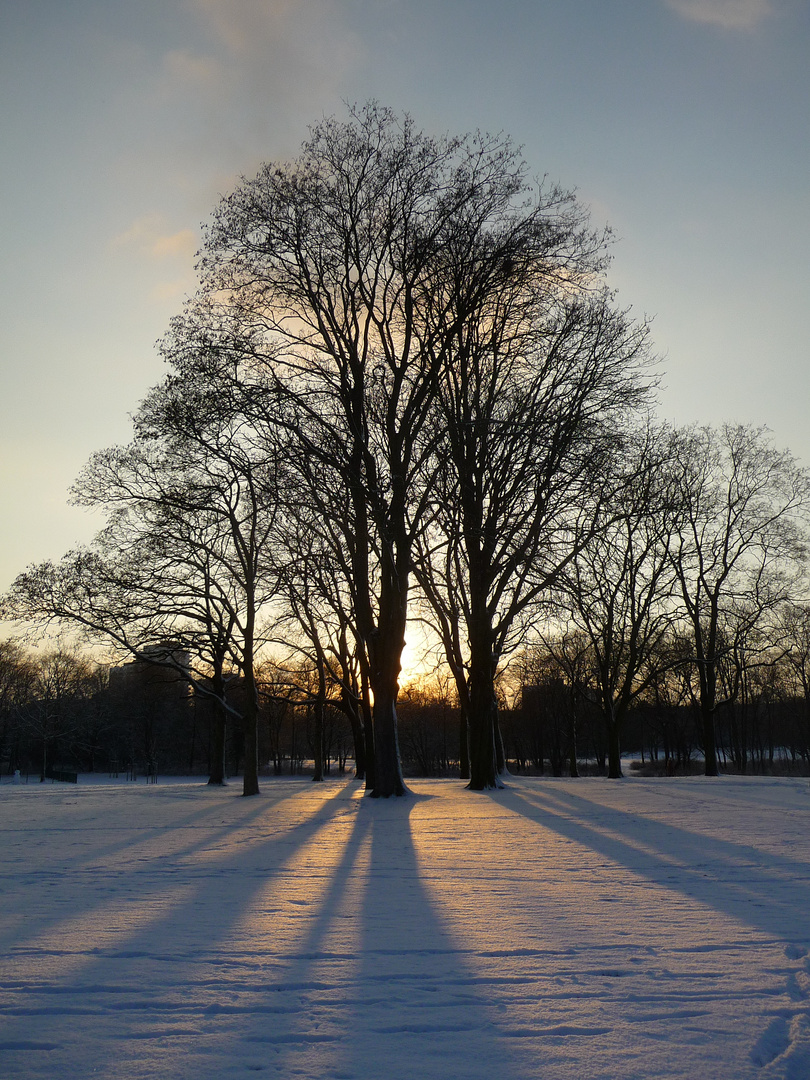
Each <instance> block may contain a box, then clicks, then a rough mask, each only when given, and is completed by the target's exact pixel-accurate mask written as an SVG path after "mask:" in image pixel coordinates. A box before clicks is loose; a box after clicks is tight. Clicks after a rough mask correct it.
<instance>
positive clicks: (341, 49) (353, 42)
mask: <svg viewBox="0 0 810 1080" xmlns="http://www.w3.org/2000/svg"><path fill="white" fill-rule="evenodd" d="M191 2H192V5H193V7H194V8H196V10H197V12H198V14H199V16H200V17H201V18H202V19H203V21H204V23H205V25H206V27H207V29H208V32H209V33H210V34H211V36H212V38H213V39H214V41H215V42H216V43H217V45H218V46H219V47H220V48H222V49H223V50H224V52H225V54H226V56H227V57H229V58H230V60H231V61H232V62H233V61H237V62H238V63H239V65H240V66H242V68H243V74H244V75H245V76H246V77H247V78H248V79H249V80H252V81H255V80H256V79H257V77H258V79H259V80H260V81H262V82H264V83H265V84H266V85H267V86H268V88H271V87H272V88H286V91H287V93H288V94H290V95H292V94H295V95H296V96H298V95H299V94H301V93H302V92H303V93H304V94H306V93H307V91H308V90H315V92H316V93H318V94H321V93H322V92H323V91H324V90H334V89H335V88H336V87H337V86H339V84H340V83H341V81H342V79H343V77H344V76H345V75H346V73H347V72H349V71H350V70H351V69H352V68H353V66H355V65H356V64H357V62H358V60H359V58H360V56H361V54H362V46H361V43H360V40H359V38H358V37H357V35H356V34H355V33H354V32H353V31H352V30H351V29H350V28H349V27H348V25H347V23H346V20H345V17H344V13H343V12H342V11H341V8H340V5H339V4H338V3H336V2H335V0H191ZM229 66H230V65H229Z"/></svg>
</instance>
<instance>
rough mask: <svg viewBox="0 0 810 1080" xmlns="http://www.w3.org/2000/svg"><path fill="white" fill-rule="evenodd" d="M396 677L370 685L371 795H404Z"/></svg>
mask: <svg viewBox="0 0 810 1080" xmlns="http://www.w3.org/2000/svg"><path fill="white" fill-rule="evenodd" d="M396 699H397V682H396V679H394V680H393V682H392V681H391V680H387V681H386V682H385V683H383V682H382V681H380V684H379V685H377V686H375V687H374V707H373V714H372V715H373V721H374V787H373V789H372V791H371V795H372V797H373V798H383V799H387V798H388V797H389V796H391V795H407V794H408V789H407V788H406V786H405V781H404V779H403V776H402V766H401V765H400V758H399V742H398V739H397V707H396Z"/></svg>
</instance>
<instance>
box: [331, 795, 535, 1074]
mask: <svg viewBox="0 0 810 1080" xmlns="http://www.w3.org/2000/svg"><path fill="white" fill-rule="evenodd" d="M427 797H428V798H432V796H427ZM420 798H425V796H422V797H420V796H411V797H410V798H409V799H408V801H407V804H406V805H405V806H403V805H400V804H399V802H397V803H394V802H383V801H378V802H370V803H368V805H367V806H364V811H366V812H367V814H368V819H369V822H370V825H369V828H370V835H371V850H370V862H369V867H368V873H367V876H366V881H365V887H364V894H363V907H362V922H361V930H362V936H361V949H360V970H359V974H358V984H359V985H358V990H359V995H358V998H357V1002H356V1006H355V1017H354V1021H353V1023H352V1025H351V1027H352V1030H353V1032H354V1037H353V1038H352V1040H351V1042H350V1043H349V1045H348V1046H347V1047H346V1050H347V1051H348V1053H347V1055H346V1065H347V1070H346V1075H347V1076H351V1077H356V1078H358V1080H360V1078H366V1077H386V1078H387V1080H410V1078H412V1077H413V1076H414V1075H418V1076H419V1077H420V1078H421V1080H440V1078H441V1080H445V1078H446V1077H464V1078H465V1080H478V1078H481V1080H483V1078H484V1077H487V1078H491V1076H492V1069H493V1063H494V1062H496V1063H497V1072H498V1076H499V1077H501V1078H502V1080H510V1078H514V1080H518V1078H519V1077H520V1076H521V1075H523V1074H522V1073H521V1071H520V1070H519V1069H518V1068H517V1066H516V1064H515V1062H514V1061H513V1060H512V1057H511V1051H510V1047H509V1043H508V1041H507V1040H506V1039H505V1038H504V1033H503V1032H502V1031H501V1030H500V1029H499V1027H498V1016H499V1013H498V1011H497V1006H496V1003H495V1002H492V1001H488V1000H487V999H486V998H485V997H484V996H483V995H482V992H481V979H480V977H479V973H477V972H476V971H474V970H473V969H472V968H471V967H470V966H469V964H468V962H467V960H466V955H467V954H468V953H469V951H470V950H469V949H468V948H465V946H464V945H463V944H462V943H460V942H459V940H458V939H457V938H456V937H455V935H454V933H453V927H452V926H450V925H448V924H447V923H445V922H443V920H442V918H441V917H440V915H439V913H438V911H437V908H436V905H435V901H434V900H432V899H431V897H430V896H429V894H428V892H427V891H426V889H425V885H424V884H423V870H422V868H421V867H420V864H419V861H418V857H417V851H416V847H415V844H414V836H413V831H412V816H413V812H414V810H415V809H416V808H417V807H418V805H419V802H420Z"/></svg>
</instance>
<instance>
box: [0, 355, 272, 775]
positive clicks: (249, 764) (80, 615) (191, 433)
mask: <svg viewBox="0 0 810 1080" xmlns="http://www.w3.org/2000/svg"><path fill="white" fill-rule="evenodd" d="M172 341H173V343H174V344H177V342H176V340H175V339H172ZM184 345H185V347H186V349H187V353H186V354H185V355H184V356H183V357H182V358H181V357H178V358H177V363H176V365H175V372H174V374H173V375H172V376H171V377H170V378H169V379H168V380H166V381H165V382H164V383H163V384H162V385H161V386H159V387H158V388H156V389H155V390H154V391H153V392H152V393H151V394H150V395H149V397H148V398H147V399H146V400H145V402H144V403H143V405H142V406H141V409H140V411H139V413H138V414H137V415H136V428H137V435H136V438H135V440H134V441H133V443H132V444H130V445H129V446H127V447H114V448H112V449H110V450H106V451H102V452H99V453H97V454H95V455H94V456H93V458H92V459H91V461H90V462H89V463H88V465H87V466H86V468H85V469H84V471H83V473H82V474H81V476H80V478H79V480H78V481H77V484H76V485H75V488H74V497H75V499H76V501H77V502H79V503H80V504H82V505H88V506H98V507H100V508H102V509H103V510H104V511H105V513H107V515H108V518H109V520H108V525H107V527H106V528H105V529H104V530H103V531H102V532H101V533H100V534H99V536H98V537H97V538H96V541H95V543H94V545H93V546H92V547H91V548H90V549H89V550H87V551H79V552H72V553H69V554H68V555H67V556H66V557H65V558H64V559H63V560H62V561H61V562H60V563H58V564H56V565H54V564H52V563H45V564H43V565H41V566H38V567H32V568H29V570H28V571H27V572H26V573H24V574H22V575H20V576H19V577H18V578H17V580H16V581H15V582H14V585H13V586H12V589H11V591H10V593H9V595H8V596H7V597H6V598H5V602H4V608H5V612H6V614H7V615H11V616H13V617H16V618H21V619H27V620H34V621H37V620H38V621H46V622H47V621H48V620H51V619H57V620H60V621H62V622H65V623H70V624H73V625H78V626H81V627H83V628H84V629H85V631H86V632H87V633H88V634H90V635H91V636H93V637H95V638H96V639H100V640H102V641H104V642H107V643H111V644H113V645H114V646H116V647H118V648H119V649H121V650H123V651H125V652H129V653H130V654H132V655H134V656H135V658H136V659H138V660H141V661H143V662H148V663H159V664H163V665H168V666H173V667H175V668H177V671H178V674H179V675H181V676H182V677H184V678H185V677H188V678H190V679H191V681H192V683H193V685H194V686H195V689H196V690H197V691H198V692H200V693H204V694H206V695H209V696H212V697H213V698H214V699H215V700H216V701H217V703H218V707H219V711H218V716H219V723H218V724H217V726H216V732H217V747H216V749H215V753H214V765H213V769H212V775H211V781H212V782H213V783H222V782H223V781H224V722H225V715H226V713H227V712H228V711H229V710H230V711H231V712H232V713H233V712H234V710H233V708H232V707H231V706H229V705H228V701H227V682H228V670H229V669H232V668H235V669H236V670H237V671H238V672H239V674H240V675H241V678H242V680H243V683H244V692H243V693H242V694H241V695H240V697H241V703H240V706H239V712H238V714H237V715H238V718H239V719H240V721H241V722H242V723H243V725H244V731H245V769H244V780H243V790H244V793H245V794H246V795H251V794H256V793H257V792H258V790H259V788H258V756H257V754H258V715H259V711H258V691H257V688H256V685H255V660H256V649H257V645H258V641H259V635H260V626H259V619H260V615H261V612H262V611H263V609H265V608H266V607H267V605H268V603H269V602H270V601H271V600H272V597H273V594H274V591H275V577H274V575H273V573H272V566H273V563H272V559H271V558H270V547H271V545H272V542H273V537H274V522H275V515H276V510H277V505H278V504H277V500H276V498H275V492H276V490H277V483H278V470H279V468H280V464H279V462H280V458H281V454H280V450H279V447H278V444H277V443H273V442H270V441H268V440H267V439H266V438H263V439H262V440H261V443H258V442H257V440H256V439H255V438H254V433H253V430H252V429H251V428H249V427H248V426H247V425H246V423H245V420H244V409H242V408H240V406H239V397H238V392H239V391H240V385H239V382H238V379H234V378H233V377H232V375H231V373H230V372H225V373H224V375H223V372H222V370H221V369H220V370H219V371H217V369H216V368H215V366H214V365H215V361H216V360H217V358H216V357H215V356H212V355H211V354H210V353H209V352H208V351H207V350H206V348H205V347H204V342H200V341H199V340H197V341H186V342H185V343H184ZM225 376H227V377H225ZM234 395H236V397H235V396H234ZM159 642H166V643H167V645H166V648H165V649H163V650H162V652H159V653H158V652H156V651H155V649H154V646H155V645H156V643H159ZM186 649H187V650H189V651H190V652H191V653H192V654H193V655H195V656H196V657H197V658H198V659H199V662H200V663H199V666H198V667H196V668H194V667H192V668H191V669H188V668H186V667H185V665H179V666H178V664H177V661H176V655H177V653H178V651H180V652H182V651H184V650H186Z"/></svg>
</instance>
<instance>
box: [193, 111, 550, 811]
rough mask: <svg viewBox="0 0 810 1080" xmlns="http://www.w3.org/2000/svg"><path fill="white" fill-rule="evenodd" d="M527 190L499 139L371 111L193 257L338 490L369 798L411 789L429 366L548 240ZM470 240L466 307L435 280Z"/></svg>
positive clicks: (334, 131) (329, 131)
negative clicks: (414, 608) (426, 127)
mask: <svg viewBox="0 0 810 1080" xmlns="http://www.w3.org/2000/svg"><path fill="white" fill-rule="evenodd" d="M529 195H530V192H529V187H528V185H527V184H526V182H525V179H524V168H523V165H522V163H521V162H520V160H519V158H518V156H517V153H516V151H515V150H514V148H513V147H512V146H511V144H510V143H509V142H508V140H506V139H504V138H501V137H489V136H480V135H474V136H470V137H466V138H462V139H449V138H443V139H431V138H428V137H427V136H425V135H423V134H420V133H418V132H417V131H415V130H414V127H413V124H412V122H411V121H410V119H409V118H407V117H406V118H404V119H403V120H402V121H399V120H398V119H397V118H396V117H395V116H394V115H393V114H392V113H390V112H389V111H387V110H385V109H382V108H380V107H378V106H377V105H374V104H372V105H369V106H367V107H366V108H364V109H362V110H360V111H359V112H355V113H353V114H352V115H351V117H350V119H349V121H348V122H347V123H339V122H338V121H336V120H327V121H324V122H323V123H322V124H320V125H318V126H317V127H316V128H315V129H314V130H313V132H312V135H311V138H310V139H309V141H308V142H307V143H306V144H305V146H304V148H303V152H302V154H301V156H300V157H299V159H298V160H297V161H296V162H294V163H292V164H290V165H286V166H270V165H268V166H265V167H263V168H262V170H261V171H260V172H259V174H258V176H256V177H255V179H253V180H250V181H245V182H243V183H242V184H241V185H240V186H239V188H238V189H237V190H236V191H235V192H234V193H233V194H232V195H231V196H230V197H228V198H227V199H225V200H224V201H223V202H222V204H221V206H220V208H219V210H218V212H217V214H216V217H215V221H214V224H213V227H212V229H211V230H210V233H209V237H208V242H207V245H206V249H205V252H204V255H203V259H202V270H203V289H204V292H205V293H206V294H207V296H208V297H209V298H211V299H212V302H213V303H216V302H218V301H221V302H222V303H224V304H226V305H227V307H228V310H229V311H231V312H235V313H236V316H237V318H238V319H239V321H241V323H242V324H244V325H245V326H250V327H252V328H254V329H255V328H260V329H261V331H262V332H263V338H264V340H263V343H262V347H261V348H259V347H257V344H256V342H255V340H254V342H253V344H252V353H253V356H254V359H255V360H256V361H257V362H265V363H267V364H268V367H269V368H270V370H271V371H272V373H273V375H274V376H275V378H276V379H277V381H278V386H279V389H280V390H281V391H282V392H283V393H284V394H285V395H286V397H287V401H288V403H289V406H290V408H291V409H292V411H293V414H294V418H293V419H292V420H291V421H290V423H291V428H292V429H294V430H295V432H296V434H297V437H298V438H299V439H300V441H301V444H302V446H303V447H304V448H305V450H306V452H307V453H308V454H309V455H310V456H311V458H312V460H314V461H317V462H318V467H319V470H320V473H321V476H322V483H323V484H324V485H325V486H334V487H336V488H337V489H340V490H345V491H346V492H347V496H348V513H347V514H346V515H345V518H346V523H347V528H346V532H345V536H344V542H345V546H346V550H347V552H348V553H349V559H350V569H351V581H352V586H351V588H352V604H353V622H354V624H355V626H356V628H357V634H358V638H359V640H360V642H361V645H362V658H363V665H364V669H365V672H366V674H367V678H368V681H369V685H370V689H371V693H372V696H373V720H374V752H375V765H374V774H375V775H374V789H373V792H372V793H373V794H375V795H383V796H387V795H396V794H403V793H404V792H405V790H406V789H405V785H404V782H403V779H402V773H401V768H400V764H399V753H398V747H397V734H396V697H397V692H398V680H399V673H400V669H401V654H402V649H403V647H404V635H405V626H406V620H407V611H408V593H409V587H410V578H411V568H412V562H413V548H414V538H415V535H416V534H417V533H418V532H419V531H420V530H421V528H422V527H423V523H424V520H425V514H426V510H427V507H428V503H429V501H430V500H429V492H430V491H431V490H432V485H431V482H430V470H431V469H432V468H433V467H434V463H435V457H434V456H433V454H432V450H433V443H434V440H435V428H434V427H433V425H431V424H430V423H429V420H430V418H431V415H432V412H433V408H434V403H435V400H436V395H437V392H438V385H439V376H440V373H441V372H442V370H443V368H444V366H445V364H446V363H447V362H448V360H449V357H450V353H451V350H452V349H453V347H454V342H455V340H456V338H457V337H458V332H459V324H460V322H461V320H463V319H464V318H466V316H467V314H468V313H469V311H471V310H474V305H475V304H476V303H477V302H478V301H477V299H476V297H477V294H478V293H479V292H480V291H481V290H483V291H484V293H486V294H487V295H489V296H491V295H492V294H493V293H494V292H497V291H498V290H499V289H500V288H501V286H502V284H503V283H504V281H505V280H506V278H507V276H508V266H507V261H506V259H505V255H506V254H508V253H509V252H510V251H511V254H512V257H513V259H514V257H515V256H516V257H517V260H518V261H519V260H520V259H523V258H525V259H527V260H531V259H533V258H537V254H536V253H543V254H548V253H549V251H550V250H551V249H550V246H549V243H548V234H549V231H550V230H551V231H554V230H555V228H556V222H555V221H554V220H553V216H552V215H550V214H549V213H544V208H545V209H547V205H545V204H544V200H543V199H542V198H539V199H538V197H537V195H536V193H535V195H534V197H533V199H532V202H531V205H530V206H529V207H528V208H527V207H526V206H525V205H524V200H526V199H527V198H528V197H529ZM555 208H557V207H556V202H555ZM516 232H518V233H519V234H520V245H519V247H518V248H515V246H514V244H511V245H507V248H506V249H505V250H503V251H501V250H500V249H499V245H500V244H501V236H502V234H509V235H513V236H514V235H515V233H516ZM468 240H472V241H473V244H474V247H475V249H476V250H477V251H479V252H482V251H485V250H487V248H489V256H490V257H489V260H488V263H487V265H486V267H485V268H484V269H483V273H482V274H481V275H480V276H479V277H477V278H475V279H474V280H471V281H470V282H469V283H468V285H465V289H464V294H465V300H464V304H463V305H459V304H458V303H457V302H456V301H457V300H458V296H457V295H453V294H451V293H448V292H447V291H446V290H445V289H444V288H443V284H444V283H445V282H446V280H447V275H448V269H449V264H448V253H449V252H450V251H451V248H452V247H453V246H454V245H455V246H456V247H458V248H459V249H460V248H463V246H464V245H465V244H466V243H467V241H468ZM473 270H474V262H472V261H471V262H469V263H468V265H467V267H466V271H467V272H469V273H472V272H473ZM471 305H472V306H471Z"/></svg>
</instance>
